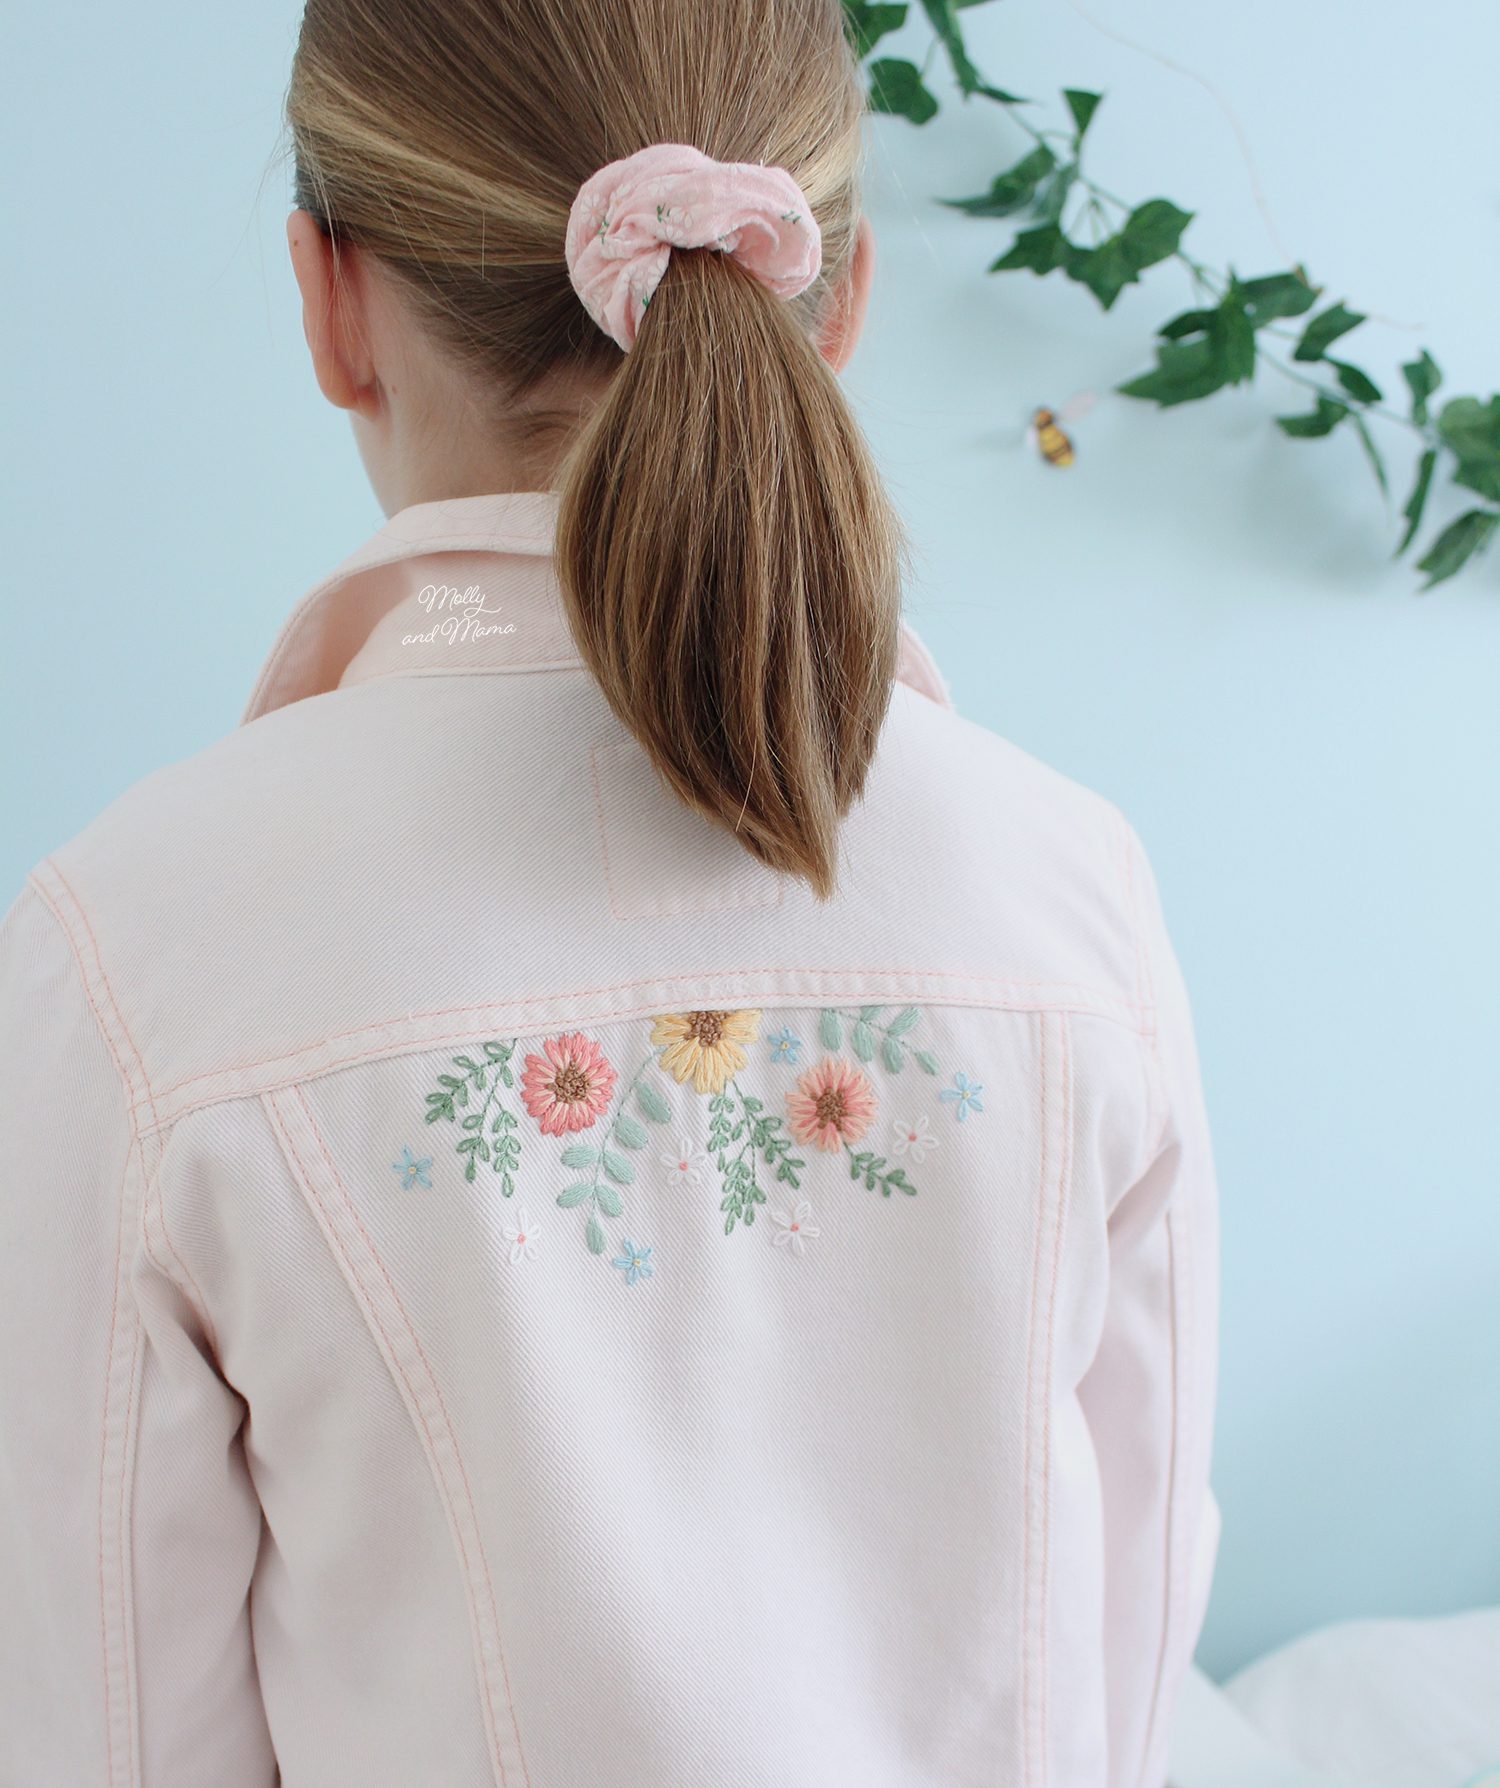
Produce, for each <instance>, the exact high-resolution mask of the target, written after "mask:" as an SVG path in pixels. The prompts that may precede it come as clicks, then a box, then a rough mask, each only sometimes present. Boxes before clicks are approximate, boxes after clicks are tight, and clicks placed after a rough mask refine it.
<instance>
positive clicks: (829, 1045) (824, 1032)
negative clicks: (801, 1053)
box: [818, 1007, 844, 1049]
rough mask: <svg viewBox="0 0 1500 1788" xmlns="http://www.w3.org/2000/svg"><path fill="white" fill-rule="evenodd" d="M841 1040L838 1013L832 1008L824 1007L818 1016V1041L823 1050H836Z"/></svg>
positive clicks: (841, 1031) (842, 1035) (841, 1034)
mask: <svg viewBox="0 0 1500 1788" xmlns="http://www.w3.org/2000/svg"><path fill="white" fill-rule="evenodd" d="M843 1040H844V1033H843V1029H842V1027H841V1026H840V1024H839V1015H838V1013H837V1012H835V1011H834V1010H833V1009H832V1007H826V1008H825V1009H824V1010H823V1011H822V1012H820V1013H819V1014H818V1041H819V1042H820V1043H821V1044H822V1045H823V1047H824V1048H825V1049H837V1048H838V1047H839V1045H840V1044H841V1043H842V1042H843Z"/></svg>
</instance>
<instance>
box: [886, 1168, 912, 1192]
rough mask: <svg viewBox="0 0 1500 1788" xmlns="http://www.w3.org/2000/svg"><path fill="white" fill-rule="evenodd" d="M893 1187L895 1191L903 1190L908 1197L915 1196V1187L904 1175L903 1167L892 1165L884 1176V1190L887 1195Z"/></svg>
mask: <svg viewBox="0 0 1500 1788" xmlns="http://www.w3.org/2000/svg"><path fill="white" fill-rule="evenodd" d="M893 1187H894V1189H895V1190H896V1191H897V1192H904V1193H905V1194H906V1195H907V1197H908V1198H915V1197H916V1195H917V1189H916V1187H915V1186H914V1185H913V1184H912V1183H911V1181H910V1180H909V1179H908V1178H907V1177H906V1173H905V1171H904V1169H902V1168H900V1167H893V1168H892V1169H891V1171H890V1172H889V1173H888V1174H887V1175H886V1176H885V1187H884V1190H885V1193H886V1196H887V1197H889V1196H890V1193H891V1190H892V1188H893Z"/></svg>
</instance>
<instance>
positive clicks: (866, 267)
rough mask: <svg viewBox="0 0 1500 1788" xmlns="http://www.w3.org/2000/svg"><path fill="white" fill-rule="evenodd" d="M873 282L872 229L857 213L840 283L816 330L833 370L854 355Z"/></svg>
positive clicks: (873, 235)
mask: <svg viewBox="0 0 1500 1788" xmlns="http://www.w3.org/2000/svg"><path fill="white" fill-rule="evenodd" d="M874 281H875V231H874V229H873V228H872V226H871V224H870V220H869V218H868V217H865V216H863V215H861V217H860V220H859V224H858V227H857V228H856V230H855V235H854V254H853V256H852V257H851V259H850V262H849V271H848V273H847V274H846V275H845V276H844V280H843V283H842V284H841V285H840V286H839V287H838V289H837V290H836V291H835V292H833V293H831V294H830V299H829V308H828V312H827V314H826V315H825V316H824V318H823V321H822V324H821V325H820V327H819V330H818V352H819V353H820V354H821V355H822V356H823V358H824V359H825V360H826V361H827V362H828V364H829V365H830V366H831V367H832V368H833V370H834V371H835V372H842V371H843V370H844V368H845V367H846V366H847V365H848V364H849V362H850V360H851V359H852V358H853V356H854V350H855V348H856V347H857V346H858V345H859V338H860V336H861V334H862V333H863V331H864V326H865V313H866V312H867V311H868V310H869V308H870V288H871V286H872V285H873V284H874Z"/></svg>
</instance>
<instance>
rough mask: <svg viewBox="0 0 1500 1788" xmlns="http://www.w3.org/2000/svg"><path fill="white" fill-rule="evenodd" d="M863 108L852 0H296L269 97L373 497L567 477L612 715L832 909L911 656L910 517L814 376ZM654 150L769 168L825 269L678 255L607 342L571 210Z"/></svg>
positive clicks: (840, 278)
mask: <svg viewBox="0 0 1500 1788" xmlns="http://www.w3.org/2000/svg"><path fill="white" fill-rule="evenodd" d="M862 110H863V97H862V91H861V86H860V82H859V79H858V76H857V72H856V69H855V65H854V61H853V57H852V55H851V53H850V51H849V49H848V47H847V45H846V43H845V40H844V34H843V18H842V7H841V5H840V3H839V0H420V3H419V4H413V3H412V0H309V4H308V5H307V8H306V12H305V15H304V18H303V23H302V33H301V39H300V42H299V45H298V49H297V54H296V60H295V63H294V67H293V72H292V79H291V86H290V89H289V93H288V99H287V112H288V118H289V122H290V125H291V131H292V140H293V153H294V156H295V166H296V197H297V203H298V206H299V208H300V209H299V211H298V212H297V213H296V214H295V215H294V217H293V219H292V225H291V231H290V234H291V240H292V246H293V257H294V261H295V262H296V263H297V268H298V276H299V279H300V281H301V283H302V286H303V292H304V296H305V298H306V299H307V301H308V302H307V305H306V310H307V325H308V332H309V339H310V342H311V343H312V346H313V350H314V357H315V360H316V362H317V365H318V373H319V378H320V382H321V383H322V385H323V389H324V390H325V392H326V393H327V394H328V395H329V397H330V398H332V399H333V400H334V401H335V402H337V403H340V404H341V405H342V406H343V407H345V408H348V409H350V410H351V411H352V412H353V413H354V416H355V426H356V432H357V435H358V438H359V441H360V447H361V451H362V452H363V454H364V456H365V460H366V464H367V465H368V467H369V469H370V472H371V476H372V480H373V481H374V483H375V485H376V489H377V492H378V493H379V495H380V496H381V499H382V501H383V502H384V503H385V504H386V507H387V508H395V507H401V506H403V505H404V504H405V503H408V502H414V501H420V500H424V499H426V498H430V497H440V496H461V495H467V494H474V493H477V492H482V491H485V490H488V489H501V488H516V484H515V483H514V482H508V483H499V482H497V480H498V479H500V478H506V477H507V473H506V472H504V471H501V470H498V469H497V468H500V467H502V466H504V467H508V468H510V473H509V478H511V479H519V480H520V481H521V482H522V483H523V484H525V485H527V486H529V487H531V488H535V487H537V486H538V485H552V484H555V485H556V486H557V488H559V489H560V491H561V493H562V495H561V509H560V515H559V527H558V560H557V565H558V573H559V579H560V582H561V586H562V590H563V593H564V596H565V599H566V601H567V604H568V608H569V615H570V620H571V623H572V627H573V631H574V634H575V636H576V638H577V640H578V644H579V649H580V650H581V652H582V653H583V655H584V657H585V659H586V661H587V662H588V664H589V666H590V668H591V670H592V671H593V673H594V675H595V676H596V677H597V679H598V681H599V683H600V685H601V687H602V688H603V690H604V693H605V695H606V697H607V698H608V700H609V702H610V704H611V706H612V707H613V709H614V710H615V712H616V713H617V714H618V715H619V717H620V719H621V720H622V721H623V722H624V723H625V725H627V726H628V727H629V728H630V729H631V731H632V732H633V733H634V734H635V735H636V737H637V738H638V739H639V740H640V741H641V743H642V745H643V746H644V747H645V749H646V750H647V751H648V753H649V754H650V756H651V758H652V760H653V761H654V762H655V764H656V765H657V768H658V769H659V770H660V772H661V773H662V775H663V776H664V777H665V778H666V780H667V781H668V783H669V784H670V785H671V786H672V787H673V788H674V789H675V790H676V791H677V793H678V794H679V795H680V796H681V797H682V798H683V799H684V800H686V801H688V802H689V803H690V804H691V805H692V806H694V807H695V808H697V809H698V810H699V811H701V812H703V813H706V814H708V815H709V816H710V817H712V818H713V819H715V820H717V821H719V822H721V823H722V824H724V825H725V826H727V827H729V828H730V829H731V830H732V831H733V832H734V833H735V835H736V836H737V837H738V838H739V839H740V841H741V842H742V843H743V844H744V845H745V846H746V848H747V849H748V850H750V851H751V852H752V853H753V854H754V855H756V856H757V857H759V858H760V859H762V860H763V861H765V862H767V863H769V864H771V865H773V866H774V867H776V868H778V869H782V870H785V871H788V872H791V873H793V874H796V875H800V876H802V877H804V878H805V879H806V880H807V881H808V882H809V883H810V884H811V885H812V887H813V888H814V889H815V890H816V892H817V893H818V894H819V895H820V896H826V895H828V894H829V893H830V892H831V891H832V889H833V885H834V879H835V863H836V854H837V838H838V822H839V820H840V819H841V818H842V817H843V815H844V814H845V813H846V811H847V810H848V808H849V807H850V805H851V804H852V802H853V801H854V800H855V798H856V797H857V796H858V794H859V793H860V791H861V789H862V787H863V785H864V781H865V775H866V771H867V769H868V766H869V762H870V759H871V756H872V754H873V751H874V747H875V742H876V739H877V737H878V734H879V730H880V726H881V723H882V720H883V718H884V715H885V711H886V706H887V703H888V701H889V698H890V690H891V683H892V679H893V677H894V673H895V663H896V654H897V643H898V641H897V628H898V621H899V600H900V599H899V582H900V565H901V542H900V535H899V530H898V527H897V524H896V521H895V518H894V516H893V514H892V512H891V509H890V507H889V504H888V503H887V501H886V498H885V496H884V493H883V492H882V490H881V487H880V483H879V480H878V478H877V476H876V474H875V471H874V468H873V466H872V464H871V461H870V457H869V454H868V451H867V449H866V447H865V444H864V442H863V440H862V438H861V436H860V433H859V431H858V429H857V427H856V426H855V424H854V422H853V419H852V417H851V416H850V414H849V411H848V408H847V406H846V404H845V402H844V399H843V396H842V393H841V392H840V390H839V388H838V384H837V381H836V378H835V376H834V370H833V368H834V366H836V365H840V364H842V361H843V360H844V359H846V358H847V355H848V353H849V352H850V351H852V347H853V343H854V338H855V336H856V335H857V333H858V329H859V324H860V320H861V317H862V313H863V305H864V298H865V295H866V293H867V290H868V279H869V270H870V257H871V251H870V239H869V233H868V228H867V227H866V226H863V225H862V224H861V222H860V219H859V212H858V192H857V184H856V182H857V172H858V167H859V161H860V119H861V114H862ZM657 143H678V144H687V145H691V146H693V147H695V148H697V149H699V150H702V151H703V152H704V153H706V154H707V155H710V156H712V157H714V158H715V160H718V161H724V162H757V163H764V164H766V165H768V166H771V167H780V168H785V169H786V170H787V171H788V172H789V173H790V174H791V175H792V177H793V178H794V179H795V181H796V182H797V184H798V185H799V186H800V188H801V190H802V193H803V194H804V196H805V197H806V199H807V201H808V204H809V205H810V207H811V209H812V212H813V215H814V217H815V218H816V220H817V224H818V228H819V230H820V232H821V236H822V266H821V271H820V273H819V276H818V278H817V279H816V281H815V282H814V283H813V284H812V285H811V286H810V287H808V288H807V290H806V291H804V292H803V293H802V294H801V295H800V296H799V297H797V298H795V299H792V300H786V299H783V298H779V297H776V296H775V295H773V293H772V292H771V291H769V290H768V289H767V288H766V287H765V286H764V285H762V284H760V283H758V282H757V281H756V280H755V279H754V278H752V277H751V276H750V275H749V274H748V273H747V272H746V271H745V270H744V269H743V268H742V267H741V266H740V265H739V264H738V263H737V262H736V261H734V260H733V259H731V258H730V257H729V256H727V255H724V254H720V253H717V252H715V251H713V250H711V249H699V250H689V251H674V252H673V254H672V256H671V260H670V262H669V264H668V267H667V270H666V273H665V275H664V277H663V278H662V281H661V284H660V286H659V287H658V288H657V290H656V292H655V295H654V296H653V298H652V301H651V304H650V308H649V310H648V311H647V313H646V314H645V315H644V316H643V317H642V319H641V323H640V328H639V333H638V335H637V337H636V340H635V343H634V346H633V347H632V349H631V351H630V352H629V353H622V351H621V349H620V347H619V346H617V345H616V343H615V342H614V341H613V340H611V339H610V337H609V336H608V335H606V334H605V333H604V332H603V331H602V330H601V329H600V328H599V327H598V326H596V324H595V323H594V321H593V320H592V318H591V317H590V316H589V314H588V312H587V311H586V310H585V309H584V306H583V305H582V303H581V302H580V301H579V298H578V295H577V293H576V292H575V291H574V289H573V285H572V283H571V280H570V278H569V273H568V266H567V262H566V259H565V252H564V250H565V237H566V232H567V225H568V216H569V212H570V210H571V208H572V205H573V201H574V199H575V197H576V196H577V194H578V191H579V188H580V186H581V185H582V184H583V183H584V182H585V181H586V180H588V179H589V178H590V176H591V175H593V174H594V173H595V172H596V171H597V170H599V169H600V168H602V167H604V166H605V165H606V164H608V163H610V162H613V161H617V160H620V159H622V158H624V157H626V156H629V155H632V154H634V153H635V152H636V151H638V150H641V149H644V148H646V147H647V146H648V145H651V144H657ZM309 214H310V215H309ZM330 300H331V301H330ZM830 363H831V364H830Z"/></svg>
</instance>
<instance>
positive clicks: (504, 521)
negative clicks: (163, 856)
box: [242, 491, 952, 724]
mask: <svg viewBox="0 0 1500 1788" xmlns="http://www.w3.org/2000/svg"><path fill="white" fill-rule="evenodd" d="M557 509H558V494H557V492H556V491H510V492H505V493H501V494H497V495H493V496H478V497H447V498H443V499H440V500H439V501H437V502H431V503H413V504H410V505H409V506H408V507H407V508H405V509H401V510H398V511H397V512H396V514H394V515H393V516H391V517H390V519H389V520H388V521H387V522H386V523H385V525H384V526H383V527H381V528H380V529H379V530H378V531H377V532H376V533H375V534H373V535H372V536H371V537H370V539H369V540H367V541H366V542H365V543H364V545H363V546H360V547H358V548H357V549H356V550H355V551H354V552H352V553H350V555H349V556H348V558H346V559H345V560H344V561H343V562H342V563H341V564H340V565H338V566H337V567H336V568H335V569H334V570H333V571H332V572H331V573H330V574H329V575H328V576H327V577H326V578H324V579H323V580H322V581H321V582H320V583H318V584H315V585H314V586H313V588H312V589H311V590H309V591H308V593H307V594H306V595H305V596H304V597H303V598H302V600H301V601H300V602H299V603H298V604H297V606H296V608H295V609H293V611H292V613H291V616H290V617H289V619H288V620H287V622H286V625H285V626H284V627H283V628H282V630H281V632H280V634H279V635H278V637H277V640H276V643H275V645H274V646H273V647H272V648H271V654H270V656H269V657H268V658H267V660H266V662H265V665H264V667H263V668H262V670H261V673H260V676H259V678H258V680H257V681H256V685H255V688H254V691H253V692H252V694H251V696H250V700H249V703H248V705H247V706H246V708H245V712H244V715H243V717H242V724H243V723H244V722H248V721H251V720H257V719H259V718H260V716H261V715H263V714H269V713H271V712H272V711H273V710H274V709H276V708H281V707H285V706H286V705H287V704H288V703H289V702H295V701H301V700H302V699H303V698H304V697H305V696H310V695H322V694H325V693H326V692H327V691H329V690H331V689H337V688H340V687H342V686H347V685H350V684H354V683H365V682H371V681H373V680H374V679H376V678H379V677H389V676H412V675H417V676H433V675H439V674H442V673H445V672H446V673H449V674H452V673H455V672H456V673H460V674H462V673H464V672H475V671H537V670H556V669H563V668H568V667H576V666H578V665H580V664H581V663H582V659H581V658H580V656H579V653H578V648H577V646H576V645H575V644H574V641H573V636H572V633H571V631H570V629H569V627H568V621H567V611H566V608H565V606H564V603H563V598H562V593H561V590H560V589H559V587H558V583H557V578H556V575H555V572H554V569H553V559H552V553H553V541H554V536H555V533H556V528H557ZM896 674H897V677H898V678H899V679H900V680H901V681H902V682H904V683H907V684H909V685H910V686H911V687H912V688H914V689H917V690H918V691H920V692H921V693H922V694H923V695H926V696H929V697H930V698H931V699H932V700H933V701H936V702H938V703H939V704H940V705H942V706H944V707H951V705H952V702H951V699H950V697H949V694H948V689H947V685H946V684H945V683H944V681H943V678H942V675H941V673H940V672H939V671H938V668H937V666H936V664H935V663H934V662H933V660H932V657H931V655H930V653H929V652H928V651H927V649H926V647H925V646H924V645H923V644H922V643H921V641H920V640H919V639H918V638H917V636H916V634H915V633H914V632H913V631H912V630H911V628H910V627H909V626H907V625H905V624H903V626H902V630H901V653H900V662H899V664H898V667H897V672H896Z"/></svg>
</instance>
